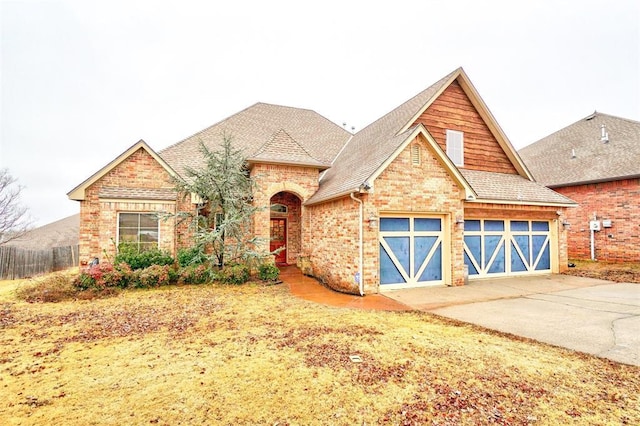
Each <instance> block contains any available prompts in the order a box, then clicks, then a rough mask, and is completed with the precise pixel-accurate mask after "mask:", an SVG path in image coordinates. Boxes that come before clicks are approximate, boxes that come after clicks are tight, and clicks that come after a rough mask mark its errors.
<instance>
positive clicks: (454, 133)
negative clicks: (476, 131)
mask: <svg viewBox="0 0 640 426" xmlns="http://www.w3.org/2000/svg"><path fill="white" fill-rule="evenodd" d="M447 156H448V157H449V159H450V160H451V161H453V164H455V165H456V166H464V133H463V132H460V131H458V130H447Z"/></svg>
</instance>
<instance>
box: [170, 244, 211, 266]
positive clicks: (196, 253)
mask: <svg viewBox="0 0 640 426" xmlns="http://www.w3.org/2000/svg"><path fill="white" fill-rule="evenodd" d="M176 257H177V259H178V264H179V265H180V266H181V267H185V266H190V265H201V264H202V263H204V262H205V260H206V259H207V258H206V256H205V255H204V253H203V252H202V250H201V249H200V248H199V247H191V248H182V249H180V250H178V255H177V256H176Z"/></svg>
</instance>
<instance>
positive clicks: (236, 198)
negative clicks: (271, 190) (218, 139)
mask: <svg viewBox="0 0 640 426" xmlns="http://www.w3.org/2000/svg"><path fill="white" fill-rule="evenodd" d="M200 152H201V154H202V156H203V159H204V164H203V166H202V167H201V168H198V169H194V168H190V167H187V168H186V169H185V176H184V178H178V179H176V189H177V190H178V191H180V192H181V193H183V194H185V196H188V195H190V194H195V195H196V196H197V197H199V198H200V201H201V203H200V204H198V209H197V213H196V214H192V213H185V212H182V213H180V214H179V215H180V216H182V217H186V218H189V219H191V224H192V230H193V232H194V236H195V243H196V246H197V247H198V248H199V249H200V250H201V252H202V253H204V254H205V256H207V257H208V258H209V261H210V262H211V263H212V264H214V265H217V266H218V267H219V268H222V267H223V266H224V265H225V264H227V263H232V262H238V261H240V260H243V261H246V260H248V259H249V258H252V257H257V256H258V253H256V252H255V246H256V243H257V238H256V237H254V236H253V235H252V232H251V219H252V217H253V214H254V213H255V212H256V211H258V210H259V207H256V206H254V205H253V203H252V200H253V191H254V189H255V188H256V184H255V181H254V180H253V179H252V178H251V176H250V175H249V170H248V169H247V167H246V160H245V157H244V155H243V154H242V151H240V150H238V149H235V148H234V147H233V145H232V138H231V137H230V136H229V135H226V134H225V135H223V138H222V143H221V144H220V147H219V149H218V150H215V151H213V150H210V149H209V148H208V147H207V146H206V145H205V144H204V143H202V142H201V143H200Z"/></svg>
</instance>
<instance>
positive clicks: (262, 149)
mask: <svg viewBox="0 0 640 426" xmlns="http://www.w3.org/2000/svg"><path fill="white" fill-rule="evenodd" d="M314 112H315V111H314ZM281 133H284V134H285V135H287V138H288V139H289V140H291V141H292V142H293V143H295V144H296V145H297V146H298V147H299V148H300V149H301V150H302V151H304V153H305V154H306V155H308V156H309V157H311V158H313V159H314V160H316V161H320V160H318V159H317V158H315V157H314V156H313V155H311V154H310V153H309V151H307V150H306V148H305V147H304V146H302V145H300V142H298V141H297V140H296V139H295V138H294V137H293V136H291V135H290V134H289V132H287V131H286V130H285V129H284V128H282V127H281V128H280V129H278V130H276V131H275V132H273V134H272V135H271V137H270V138H269V140H267V141H266V142H265V143H264V144H263V145H262V146H261V147H260V148H258V150H257V151H256V153H255V154H254V155H253V157H257V156H258V155H260V154H262V153H263V152H264V151H265V150H266V148H267V146H269V145H270V144H272V143H275V139H276V137H277V136H278V135H279V134H281ZM320 162H321V161H320Z"/></svg>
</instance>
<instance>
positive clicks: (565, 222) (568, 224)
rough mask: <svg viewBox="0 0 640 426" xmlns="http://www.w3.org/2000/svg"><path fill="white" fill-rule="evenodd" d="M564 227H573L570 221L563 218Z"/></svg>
mask: <svg viewBox="0 0 640 426" xmlns="http://www.w3.org/2000/svg"><path fill="white" fill-rule="evenodd" d="M562 227H563V228H564V229H569V228H571V224H570V223H569V222H567V221H566V220H563V221H562Z"/></svg>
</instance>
